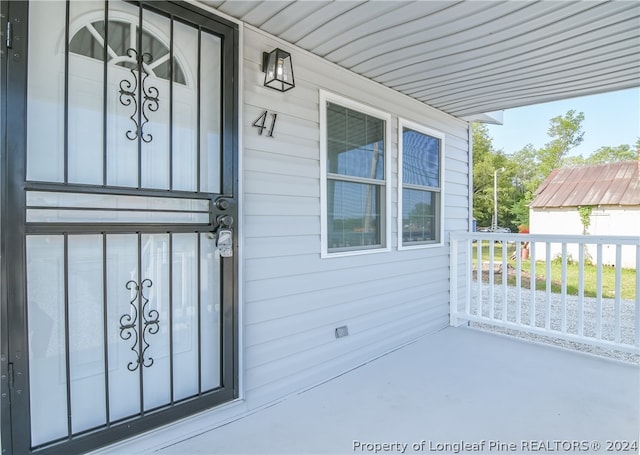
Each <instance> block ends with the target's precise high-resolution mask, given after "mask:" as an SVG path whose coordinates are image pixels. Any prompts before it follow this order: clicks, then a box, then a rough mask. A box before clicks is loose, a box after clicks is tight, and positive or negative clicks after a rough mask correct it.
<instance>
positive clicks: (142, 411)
mask: <svg viewBox="0 0 640 455" xmlns="http://www.w3.org/2000/svg"><path fill="white" fill-rule="evenodd" d="M141 9H142V8H141ZM140 34H142V29H140ZM137 266H138V276H137V278H136V280H137V282H138V289H141V288H142V233H140V232H138V265H137ZM138 295H139V294H138ZM141 300H142V299H140V298H138V299H137V302H138V303H137V305H138V343H139V346H140V349H141V350H142V343H143V341H144V340H143V338H142V331H143V330H144V327H143V326H142V320H143V319H144V318H143V317H142V312H143V311H144V309H143V308H142V302H141ZM138 361H139V362H140V371H139V372H138V377H139V379H140V397H139V398H140V415H144V375H143V374H142V370H144V368H142V364H141V363H142V362H141V359H140V357H138Z"/></svg>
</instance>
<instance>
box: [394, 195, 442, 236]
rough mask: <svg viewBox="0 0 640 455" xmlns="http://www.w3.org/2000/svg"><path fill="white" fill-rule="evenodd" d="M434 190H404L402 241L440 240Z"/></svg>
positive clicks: (436, 196) (436, 197)
mask: <svg viewBox="0 0 640 455" xmlns="http://www.w3.org/2000/svg"><path fill="white" fill-rule="evenodd" d="M438 198H439V194H438V193H436V192H434V191H421V190H413V189H406V188H405V189H403V190H402V243H403V244H407V243H412V242H416V243H422V242H433V241H438V240H439V238H438V237H439V236H438V231H439V229H438V221H437V205H438Z"/></svg>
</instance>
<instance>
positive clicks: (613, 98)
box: [487, 89, 640, 158]
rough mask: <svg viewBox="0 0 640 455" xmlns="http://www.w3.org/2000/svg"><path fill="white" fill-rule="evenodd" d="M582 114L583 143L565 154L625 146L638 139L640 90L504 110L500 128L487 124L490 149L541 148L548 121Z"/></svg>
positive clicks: (544, 140) (515, 150) (511, 151)
mask: <svg viewBox="0 0 640 455" xmlns="http://www.w3.org/2000/svg"><path fill="white" fill-rule="evenodd" d="M570 109H574V110H575V111H576V112H583V113H584V117H585V118H584V121H583V122H582V130H583V131H584V138H583V139H584V140H583V141H582V144H580V145H579V146H578V147H576V148H575V149H572V150H571V152H570V153H569V155H571V156H574V155H582V156H583V157H585V158H586V157H587V156H589V155H591V153H593V152H594V151H596V150H597V149H598V148H600V147H603V146H617V145H621V144H629V145H631V146H633V145H634V144H635V142H636V140H637V139H638V137H640V89H630V90H622V91H617V92H611V93H606V94H601V95H592V96H584V97H580V98H571V99H568V100H563V101H554V102H551V103H544V104H537V105H534V106H527V107H519V108H515V109H507V110H505V111H504V119H503V125H487V126H488V127H489V135H490V136H491V138H492V139H493V148H494V149H495V150H500V149H502V150H503V151H504V153H506V154H511V153H514V152H517V151H518V150H521V149H522V148H523V147H524V146H525V145H527V144H532V145H533V146H534V147H535V148H540V147H542V146H543V145H544V144H545V143H547V142H548V141H549V139H550V138H549V136H548V135H547V131H548V129H549V121H550V120H551V119H552V118H553V117H556V116H558V115H564V114H566V113H567V111H568V110H570Z"/></svg>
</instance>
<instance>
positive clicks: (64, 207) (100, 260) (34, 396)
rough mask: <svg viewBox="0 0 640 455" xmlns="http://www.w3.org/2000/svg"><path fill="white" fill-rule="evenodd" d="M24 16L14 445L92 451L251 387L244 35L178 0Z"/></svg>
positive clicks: (77, 6) (14, 238)
mask: <svg viewBox="0 0 640 455" xmlns="http://www.w3.org/2000/svg"><path fill="white" fill-rule="evenodd" d="M16 19H18V21H17V22H15V24H18V26H17V27H16V28H18V29H19V28H20V26H19V24H26V23H28V29H29V34H28V40H24V41H26V42H27V44H24V45H23V46H24V49H22V50H21V52H22V53H23V56H24V57H23V58H24V59H26V61H27V65H26V66H25V65H24V64H23V62H16V63H15V64H12V62H11V61H9V63H8V67H7V75H8V76H7V80H8V81H9V82H8V86H9V89H10V94H9V96H8V99H7V101H6V103H7V105H8V107H9V109H12V106H19V105H20V103H21V102H22V103H24V105H23V106H22V108H21V109H18V111H19V112H24V109H25V108H26V113H25V115H24V120H26V122H24V120H23V124H26V128H24V127H23V131H15V130H14V129H12V128H11V127H10V126H7V133H8V135H9V136H11V135H16V136H20V135H21V133H23V135H22V136H21V139H20V138H19V139H17V140H16V141H15V146H14V147H13V148H12V146H11V145H9V146H8V149H7V153H8V155H9V156H10V157H11V158H10V159H9V166H8V171H9V173H10V174H11V175H12V176H13V177H12V178H11V179H10V180H11V181H10V182H9V183H8V185H7V187H6V191H7V194H8V195H9V197H8V202H7V205H6V210H5V213H6V215H5V218H4V220H3V226H2V227H3V231H4V235H5V245H6V246H5V250H4V251H3V257H4V258H5V261H6V264H7V266H8V271H7V283H8V297H7V301H6V302H5V304H6V309H7V310H6V311H7V316H8V320H9V327H8V330H7V333H8V338H7V340H6V342H5V338H4V337H3V354H4V353H5V352H7V359H6V362H3V365H2V366H3V371H4V370H5V369H6V371H7V374H8V378H9V381H8V382H10V384H8V386H7V390H8V394H9V395H10V410H7V411H6V412H7V413H8V414H9V415H5V411H4V409H5V407H4V406H3V415H2V423H3V449H5V448H7V447H10V448H9V451H11V450H13V452H14V453H27V452H31V451H35V450H39V451H41V452H42V453H58V452H61V453H74V452H82V451H86V450H88V449H91V448H94V447H97V446H100V445H104V444H106V443H108V442H111V441H113V440H115V439H118V438H123V437H126V436H130V435H132V434H135V433H136V432H139V431H143V430H145V429H148V428H150V427H153V426H157V425H162V424H165V423H167V422H169V421H171V420H174V419H177V418H180V417H184V416H185V415H188V414H190V413H194V412H198V411H200V410H202V409H205V408H207V407H211V406H214V405H216V404H219V403H222V402H224V401H228V400H230V399H233V398H234V397H235V396H237V390H236V376H237V375H236V369H237V365H236V364H237V362H236V358H237V356H236V352H235V346H236V342H235V337H236V327H235V321H236V317H235V314H236V309H237V303H236V295H237V292H236V289H237V282H236V277H237V273H236V270H237V265H236V257H237V248H236V246H235V245H237V241H236V240H237V239H236V228H237V226H236V220H237V212H238V206H237V200H238V198H237V194H236V193H237V185H236V182H237V166H236V163H237V146H236V142H237V141H236V139H237V138H236V136H237V133H236V132H237V127H236V116H237V115H236V110H235V104H236V93H237V88H236V87H235V86H234V84H236V83H237V82H236V81H237V77H236V76H235V75H236V68H237V57H236V55H237V49H236V46H237V44H236V43H237V39H236V35H237V30H236V29H235V27H234V26H233V25H232V24H229V23H226V22H224V21H221V20H219V19H217V18H215V17H211V16H208V15H206V14H204V13H202V12H200V11H198V10H193V9H187V8H185V7H182V6H176V5H170V4H169V5H167V4H165V3H164V2H163V3H159V2H149V3H148V4H146V3H143V5H142V6H140V5H138V4H132V3H125V2H120V1H108V2H97V1H86V2H85V1H70V2H69V1H67V2H65V1H51V2H31V3H30V4H28V6H25V5H24V4H23V3H22V2H16V3H14V4H10V6H9V20H10V21H12V20H13V21H15V20H16ZM24 31H26V27H25V28H23V29H22V30H14V31H13V33H14V35H15V33H23V32H24ZM15 37H16V36H14V37H13V38H14V43H15V42H16V41H15ZM18 37H19V38H22V37H20V36H18ZM23 39H24V38H23ZM13 50H14V51H15V48H14V49H13ZM27 68H28V70H27ZM21 74H22V77H23V81H24V83H23V85H24V89H23V90H24V92H26V102H24V101H23V100H22V99H21V98H20V96H19V94H20V84H17V83H16V84H15V89H14V91H13V92H12V91H11V84H12V82H11V81H12V80H16V81H17V80H20V75H21ZM11 123H12V120H9V121H8V124H9V125H11ZM5 345H6V346H5ZM3 390H4V389H3ZM3 404H4V403H3ZM7 428H10V436H11V437H10V438H9V437H8V436H6V435H5V434H6V433H7V431H5V430H6V429H7Z"/></svg>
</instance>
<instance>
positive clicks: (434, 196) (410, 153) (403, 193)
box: [398, 120, 444, 249]
mask: <svg viewBox="0 0 640 455" xmlns="http://www.w3.org/2000/svg"><path fill="white" fill-rule="evenodd" d="M398 132H399V135H400V137H399V141H398V147H399V163H398V169H399V178H398V181H399V182H400V184H399V185H398V187H399V188H398V190H399V195H398V214H399V216H398V236H399V239H398V247H399V248H400V249H402V248H406V247H420V246H425V245H433V244H441V243H442V229H443V227H442V226H443V223H442V200H443V194H442V176H443V150H444V135H443V134H442V133H440V132H438V131H434V130H431V129H429V128H425V127H423V126H421V125H418V124H415V123H412V122H409V121H406V120H400V121H399V122H398Z"/></svg>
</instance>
